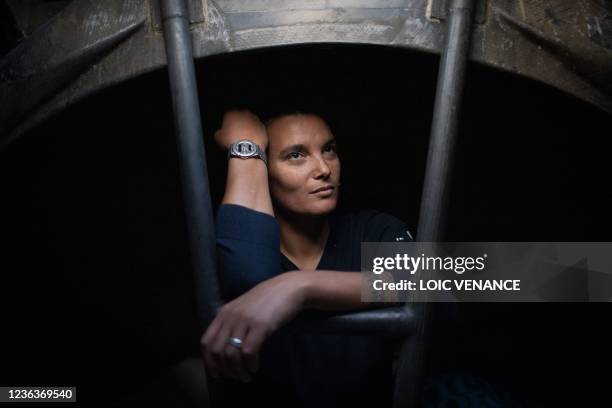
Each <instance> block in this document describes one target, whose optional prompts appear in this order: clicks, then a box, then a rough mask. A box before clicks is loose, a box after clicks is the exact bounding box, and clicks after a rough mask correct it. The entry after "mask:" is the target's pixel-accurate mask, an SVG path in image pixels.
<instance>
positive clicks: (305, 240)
mask: <svg viewBox="0 0 612 408" xmlns="http://www.w3.org/2000/svg"><path fill="white" fill-rule="evenodd" d="M275 216H276V219H277V221H278V224H279V227H280V241H281V244H280V245H281V252H282V253H283V254H284V255H285V256H286V257H287V258H289V259H291V260H292V261H293V262H294V263H296V261H297V262H299V263H302V262H304V263H308V262H309V261H312V260H313V259H319V258H320V257H321V255H322V253H323V250H324V248H325V243H326V242H327V237H328V235H329V222H328V220H327V216H326V215H323V216H296V215H295V214H291V215H290V216H289V215H288V214H286V213H283V212H282V211H279V210H276V211H275ZM296 264H297V263H296ZM298 266H299V265H298Z"/></svg>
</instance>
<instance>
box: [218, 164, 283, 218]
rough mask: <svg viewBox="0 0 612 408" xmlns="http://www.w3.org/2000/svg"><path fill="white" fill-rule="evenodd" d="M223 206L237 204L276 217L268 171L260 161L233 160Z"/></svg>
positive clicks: (229, 168) (230, 165)
mask: <svg viewBox="0 0 612 408" xmlns="http://www.w3.org/2000/svg"><path fill="white" fill-rule="evenodd" d="M221 203H222V204H236V205H241V206H244V207H247V208H250V209H252V210H255V211H259V212H262V213H266V214H269V215H272V216H274V210H273V209H272V200H271V198H270V189H269V187H268V170H267V168H266V164H265V163H264V162H263V161H262V160H259V159H246V160H243V159H240V158H231V159H230V160H229V164H228V170H227V183H226V186H225V194H224V196H223V200H222V201H221Z"/></svg>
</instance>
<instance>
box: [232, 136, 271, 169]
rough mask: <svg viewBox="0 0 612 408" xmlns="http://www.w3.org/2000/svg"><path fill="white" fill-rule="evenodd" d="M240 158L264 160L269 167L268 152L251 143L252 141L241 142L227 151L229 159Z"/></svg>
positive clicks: (234, 144) (235, 143) (233, 144)
mask: <svg viewBox="0 0 612 408" xmlns="http://www.w3.org/2000/svg"><path fill="white" fill-rule="evenodd" d="M230 157H239V158H241V159H250V158H253V157H254V158H257V159H261V160H263V162H264V163H266V166H267V165H268V158H267V157H266V152H265V151H264V150H263V149H262V148H261V147H259V145H258V144H257V143H254V142H251V141H250V140H239V141H237V142H234V143H232V144H231V145H230V146H229V150H228V151H227V158H228V159H229V158H230Z"/></svg>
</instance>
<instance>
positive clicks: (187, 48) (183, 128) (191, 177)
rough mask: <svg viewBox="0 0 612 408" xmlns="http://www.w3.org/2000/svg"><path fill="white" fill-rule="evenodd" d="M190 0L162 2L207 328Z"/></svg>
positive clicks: (211, 247)
mask: <svg viewBox="0 0 612 408" xmlns="http://www.w3.org/2000/svg"><path fill="white" fill-rule="evenodd" d="M185 1H186V0H161V14H162V21H163V27H164V38H165V42H166V55H167V60H168V72H169V76H170V90H171V93H172V106H173V110H174V123H175V127H176V131H177V141H178V150H179V157H180V165H181V181H182V187H183V197H184V201H185V207H186V208H185V209H186V215H187V224H188V225H187V226H188V230H189V244H190V245H189V246H190V250H191V261H192V268H193V273H194V281H195V285H196V288H195V290H196V300H197V307H198V315H199V317H200V322H201V324H202V328H204V327H206V326H207V325H208V323H209V322H210V321H211V320H212V319H213V318H214V316H215V313H216V310H217V308H218V307H219V305H220V303H221V302H220V295H219V285H218V282H217V273H216V270H217V269H216V260H215V242H216V239H215V231H214V222H213V220H214V218H213V212H212V203H211V199H210V189H209V185H208V170H207V167H206V155H205V151H204V141H203V139H202V124H201V122H200V105H199V102H198V88H197V84H196V78H195V68H194V61H193V48H192V47H193V46H192V43H191V33H190V32H189V13H188V8H187V5H186V4H185Z"/></svg>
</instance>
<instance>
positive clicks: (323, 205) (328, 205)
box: [306, 200, 336, 215]
mask: <svg viewBox="0 0 612 408" xmlns="http://www.w3.org/2000/svg"><path fill="white" fill-rule="evenodd" d="M335 209H336V200H326V201H321V202H319V203H317V204H316V205H313V206H312V208H310V209H309V211H306V212H307V213H308V214H311V215H327V214H329V213H331V212H332V211H334V210H335Z"/></svg>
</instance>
